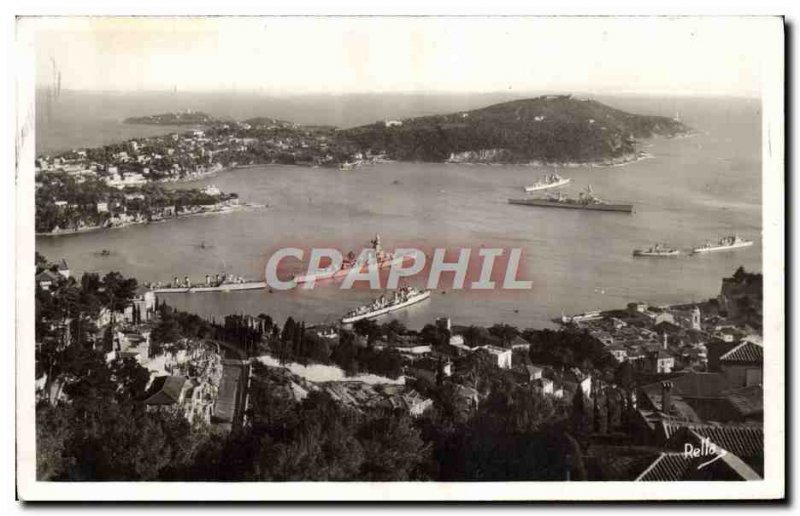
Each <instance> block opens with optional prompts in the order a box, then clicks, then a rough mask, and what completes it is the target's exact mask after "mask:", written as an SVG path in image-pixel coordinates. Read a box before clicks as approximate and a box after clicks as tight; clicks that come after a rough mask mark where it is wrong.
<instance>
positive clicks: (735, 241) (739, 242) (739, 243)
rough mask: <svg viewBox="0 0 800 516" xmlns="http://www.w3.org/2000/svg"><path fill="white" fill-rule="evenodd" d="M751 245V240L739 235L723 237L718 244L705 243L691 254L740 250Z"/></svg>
mask: <svg viewBox="0 0 800 516" xmlns="http://www.w3.org/2000/svg"><path fill="white" fill-rule="evenodd" d="M751 245H753V241H752V240H745V239H744V238H741V237H740V236H739V235H730V236H725V237H722V238H720V239H719V241H718V242H716V243H712V242H706V243H705V244H703V245H701V246H699V247H695V248H694V249H692V252H693V253H695V254H701V253H713V252H716V251H731V250H733V249H741V248H742V247H750V246H751Z"/></svg>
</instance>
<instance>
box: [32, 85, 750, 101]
mask: <svg viewBox="0 0 800 516" xmlns="http://www.w3.org/2000/svg"><path fill="white" fill-rule="evenodd" d="M52 89H53V88H52V86H36V87H35V91H36V93H39V92H40V91H48V90H52ZM60 91H61V92H62V93H65V92H68V93H87V94H114V95H121V94H173V95H181V94H184V95H203V94H206V95H207V94H233V95H260V96H264V97H313V96H316V97H319V96H329V97H346V96H357V95H374V96H380V95H458V96H469V95H501V94H506V95H516V96H524V95H532V96H533V95H535V96H542V95H573V96H592V95H593V96H608V97H675V98H735V99H748V100H761V98H762V95H761V94H759V93H753V92H751V93H731V92H703V93H683V92H676V91H669V92H666V91H609V92H601V91H589V90H572V89H569V88H564V89H560V90H556V89H554V90H544V89H542V90H480V91H478V90H476V91H462V90H398V91H348V92H337V91H304V92H285V93H279V92H269V91H264V90H259V89H230V88H228V89H197V90H171V89H136V90H115V89H77V88H61V89H60Z"/></svg>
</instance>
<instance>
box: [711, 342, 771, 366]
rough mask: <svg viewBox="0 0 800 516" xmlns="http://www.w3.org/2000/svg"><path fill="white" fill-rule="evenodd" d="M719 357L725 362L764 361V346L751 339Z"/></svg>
mask: <svg viewBox="0 0 800 516" xmlns="http://www.w3.org/2000/svg"><path fill="white" fill-rule="evenodd" d="M719 359H720V361H725V362H762V361H763V360H764V348H762V347H761V346H759V345H758V344H754V343H752V342H750V341H744V342H742V343H741V344H739V345H738V346H736V347H735V348H733V349H732V350H730V351H728V352H727V353H725V354H724V355H722V356H721V357H719Z"/></svg>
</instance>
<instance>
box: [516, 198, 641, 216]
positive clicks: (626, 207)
mask: <svg viewBox="0 0 800 516" xmlns="http://www.w3.org/2000/svg"><path fill="white" fill-rule="evenodd" d="M508 202H509V204H521V205H525V206H536V207H540V208H566V209H570V210H590V211H613V212H621V213H633V204H621V203H607V204H579V203H566V202H553V201H548V200H546V199H509V200H508Z"/></svg>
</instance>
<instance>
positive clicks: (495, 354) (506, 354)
mask: <svg viewBox="0 0 800 516" xmlns="http://www.w3.org/2000/svg"><path fill="white" fill-rule="evenodd" d="M482 349H484V350H486V352H487V353H489V356H491V357H492V358H493V359H494V360H495V361H496V363H497V367H499V368H500V369H511V356H512V353H511V350H510V349H505V348H499V347H497V346H492V345H487V346H483V348H482Z"/></svg>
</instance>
